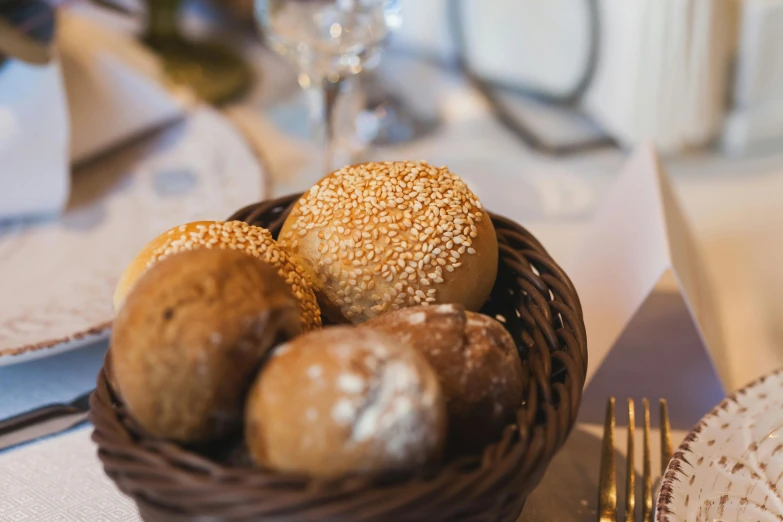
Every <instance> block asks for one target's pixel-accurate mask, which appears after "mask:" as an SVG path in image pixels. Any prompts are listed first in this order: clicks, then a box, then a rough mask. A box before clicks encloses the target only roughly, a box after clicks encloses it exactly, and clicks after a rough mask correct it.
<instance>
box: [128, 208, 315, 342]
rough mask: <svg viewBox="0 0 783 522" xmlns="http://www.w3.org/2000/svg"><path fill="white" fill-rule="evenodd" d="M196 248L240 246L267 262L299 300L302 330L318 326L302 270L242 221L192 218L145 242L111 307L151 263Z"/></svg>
mask: <svg viewBox="0 0 783 522" xmlns="http://www.w3.org/2000/svg"><path fill="white" fill-rule="evenodd" d="M198 248H221V249H225V248H230V249H232V250H240V251H242V252H244V253H246V254H249V255H251V256H253V257H256V258H258V259H260V260H262V261H265V262H267V263H269V264H271V265H272V266H273V267H275V268H276V269H277V271H278V274H279V275H280V276H281V277H282V278H283V279H284V280H285V282H286V283H287V284H288V286H289V287H290V288H291V293H292V294H293V295H294V297H295V298H296V299H297V301H298V303H299V310H300V312H301V320H302V330H303V331H305V332H307V331H309V330H313V329H315V328H320V327H321V310H320V309H319V307H318V302H317V301H316V299H315V295H314V294H313V290H312V288H311V286H310V284H309V283H308V282H307V278H306V275H305V274H304V272H302V271H301V270H300V269H299V267H297V266H296V265H295V264H294V263H293V262H292V260H291V258H290V256H289V255H288V254H287V253H286V252H285V251H284V250H283V249H282V248H280V247H279V245H278V244H277V242H276V241H275V240H274V239H273V238H272V234H271V233H270V232H269V231H268V230H266V229H265V228H261V227H255V226H252V225H248V224H247V223H245V222H243V221H228V222H222V221H195V222H193V223H188V224H185V225H180V226H178V227H174V228H172V229H170V230H167V231H166V232H164V233H163V234H161V235H160V236H158V237H156V238H155V239H153V240H152V241H150V242H149V243H147V245H146V246H145V247H144V248H143V249H142V251H141V252H139V253H138V254H137V255H136V257H135V258H134V260H133V261H132V262H131V264H130V265H128V267H127V268H126V269H125V272H124V273H123V274H122V276H121V277H120V280H119V282H118V283H117V288H116V289H115V291H114V310H115V311H117V312H118V311H119V310H120V308H121V307H122V304H123V302H124V301H125V298H126V296H127V295H128V293H129V292H130V290H131V288H132V287H133V285H134V284H135V283H136V281H137V280H138V279H139V277H140V276H141V275H142V274H143V273H144V272H145V271H146V270H147V269H148V268H150V267H151V266H152V265H154V264H155V263H157V262H158V261H160V260H162V259H164V258H166V257H168V256H170V255H171V254H176V253H178V252H184V251H188V250H195V249H198Z"/></svg>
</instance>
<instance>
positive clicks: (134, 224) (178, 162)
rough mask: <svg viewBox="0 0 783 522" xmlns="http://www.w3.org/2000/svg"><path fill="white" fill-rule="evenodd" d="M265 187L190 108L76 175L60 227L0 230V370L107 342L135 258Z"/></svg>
mask: <svg viewBox="0 0 783 522" xmlns="http://www.w3.org/2000/svg"><path fill="white" fill-rule="evenodd" d="M266 177H267V175H266V173H265V172H264V170H263V167H262V166H261V164H260V162H259V158H258V157H257V156H256V154H255V153H254V152H253V150H252V149H251V148H250V146H249V145H248V143H247V141H246V140H245V139H244V138H243V136H242V135H241V134H240V133H239V132H238V131H237V130H236V129H235V128H234V126H233V125H232V124H231V123H229V122H228V121H227V120H226V118H225V117H224V116H222V115H221V114H219V113H218V112H216V111H214V110H212V109H209V108H199V109H197V110H196V111H195V112H194V113H193V114H192V115H191V116H190V117H189V118H188V119H187V120H185V121H183V122H181V123H180V124H177V125H174V126H172V127H169V128H167V129H166V130H164V131H161V132H159V133H156V134H155V135H154V136H151V137H149V138H147V139H144V140H141V141H139V142H137V143H135V144H133V145H130V146H127V147H124V148H122V149H121V150H117V151H114V152H112V153H110V154H107V155H106V156H105V157H102V158H99V159H97V160H94V161H91V162H90V163H89V164H87V165H84V166H83V167H80V168H79V169H77V171H76V172H75V173H74V175H73V188H72V190H71V198H70V201H69V203H68V207H67V209H66V211H65V212H64V214H63V215H62V216H61V217H60V219H57V220H42V221H36V222H27V223H18V222H16V223H14V222H11V223H0V366H4V365H7V364H14V363H18V362H22V361H27V360H31V359H35V358H38V357H43V356H48V355H53V354H55V353H60V352H63V351H66V350H70V349H73V348H76V347H78V346H84V345H85V344H89V343H91V342H94V341H96V340H100V339H104V338H106V337H107V336H108V332H109V326H110V322H111V320H112V318H113V316H114V312H113V308H112V293H113V291H114V285H115V283H116V281H117V280H118V279H119V276H120V274H121V273H122V271H123V270H124V268H125V266H126V265H127V264H128V263H129V262H130V261H131V260H132V259H133V256H134V255H135V254H136V252H137V251H138V250H140V249H141V248H142V247H143V246H144V245H145V244H146V243H147V242H148V241H149V240H151V239H152V238H154V237H155V236H157V235H158V234H160V233H161V232H163V231H165V230H166V229H168V228H171V227H173V226H176V225H178V224H181V223H185V222H189V221H196V220H202V219H212V220H220V219H225V218H226V217H228V216H229V215H230V214H232V213H233V212H234V211H235V210H237V209H239V208H240V207H243V206H245V205H247V204H250V203H253V202H256V201H258V200H260V199H262V198H263V197H265V196H266V195H267V194H268V187H267V182H266Z"/></svg>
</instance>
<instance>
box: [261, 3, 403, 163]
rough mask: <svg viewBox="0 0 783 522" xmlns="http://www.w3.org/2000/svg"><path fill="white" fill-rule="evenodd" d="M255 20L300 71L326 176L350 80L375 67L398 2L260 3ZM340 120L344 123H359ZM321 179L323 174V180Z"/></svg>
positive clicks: (393, 25) (397, 15) (397, 11)
mask: <svg viewBox="0 0 783 522" xmlns="http://www.w3.org/2000/svg"><path fill="white" fill-rule="evenodd" d="M255 5H256V18H257V20H258V23H259V25H260V27H261V31H262V33H263V34H264V36H265V38H266V40H267V43H268V44H269V46H270V47H271V48H272V49H273V50H274V51H276V52H277V53H279V54H280V55H282V56H284V57H286V58H287V59H288V60H289V61H291V62H292V63H293V64H294V65H295V66H296V68H297V69H298V71H299V75H298V81H299V85H300V86H301V87H302V88H303V89H305V90H306V91H308V92H311V93H312V92H314V91H318V96H310V100H311V102H313V103H312V107H311V118H312V122H311V123H312V129H313V131H314V132H313V134H314V137H315V139H316V141H318V142H321V143H322V144H323V147H322V151H323V160H322V167H321V169H322V171H321V173H320V175H321V176H322V175H324V174H326V173H328V172H330V171H332V170H335V169H336V168H339V167H341V166H342V164H337V163H335V161H334V158H335V155H334V147H333V144H334V143H333V142H334V126H335V124H334V119H335V118H334V108H335V105H336V102H337V98H338V96H340V94H341V92H342V91H343V90H348V89H344V87H346V84H345V81H346V80H347V79H350V78H352V77H355V76H356V75H357V74H359V73H360V72H361V71H362V70H363V69H365V68H367V67H371V66H374V65H375V64H376V63H377V61H378V59H379V56H380V51H381V48H382V47H383V45H384V43H385V41H386V39H387V37H388V34H389V32H390V31H391V30H392V29H394V28H396V27H397V26H398V25H399V24H400V22H401V17H400V7H399V2H398V0H256V2H255ZM357 116H358V112H357V114H353V115H351V117H350V118H341V120H342V121H346V120H350V119H354V120H355V118H356V117H357ZM319 177H320V176H319Z"/></svg>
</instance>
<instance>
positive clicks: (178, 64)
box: [144, 37, 254, 104]
mask: <svg viewBox="0 0 783 522" xmlns="http://www.w3.org/2000/svg"><path fill="white" fill-rule="evenodd" d="M144 43H146V44H147V45H148V46H149V47H151V48H152V49H153V50H155V51H156V52H157V53H158V54H159V55H160V57H161V59H162V61H163V65H164V70H165V72H166V75H167V76H168V77H169V79H171V81H172V82H174V83H176V84H180V85H186V86H188V87H190V88H191V89H193V91H194V92H195V93H196V95H197V96H198V97H199V98H201V99H202V100H204V101H206V102H208V103H214V104H219V103H223V102H226V101H229V100H231V99H233V98H236V97H238V96H240V95H242V94H243V93H245V92H247V90H248V89H249V88H250V86H251V85H252V84H253V80H254V77H253V72H252V71H251V69H250V66H249V65H248V64H247V63H246V62H245V61H244V60H243V59H242V57H241V56H240V55H239V53H238V52H236V51H235V50H233V49H231V48H229V47H226V46H224V45H221V44H218V43H214V42H193V41H189V40H185V39H183V38H180V37H167V38H149V37H147V38H145V39H144Z"/></svg>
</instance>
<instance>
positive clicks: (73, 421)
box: [0, 390, 93, 451]
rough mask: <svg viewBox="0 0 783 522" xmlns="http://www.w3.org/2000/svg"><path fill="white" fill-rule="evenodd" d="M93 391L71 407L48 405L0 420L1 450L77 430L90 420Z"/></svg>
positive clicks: (81, 397)
mask: <svg viewBox="0 0 783 522" xmlns="http://www.w3.org/2000/svg"><path fill="white" fill-rule="evenodd" d="M92 392H93V390H90V391H88V392H87V393H85V394H84V395H80V396H78V397H76V398H75V399H74V400H73V401H71V402H70V403H68V404H48V405H46V406H41V407H40V408H36V409H34V410H30V411H27V412H24V413H20V414H18V415H14V416H13V417H9V418H7V419H4V420H1V421H0V451H3V450H4V449H8V448H11V447H13V446H18V445H19V444H24V443H26V442H30V441H33V440H36V439H40V438H42V437H47V436H49V435H54V434H56V433H60V432H63V431H65V430H68V429H71V428H74V427H76V426H78V425H79V424H82V423H83V422H86V421H87V416H88V415H89V413H90V395H91V394H92Z"/></svg>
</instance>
